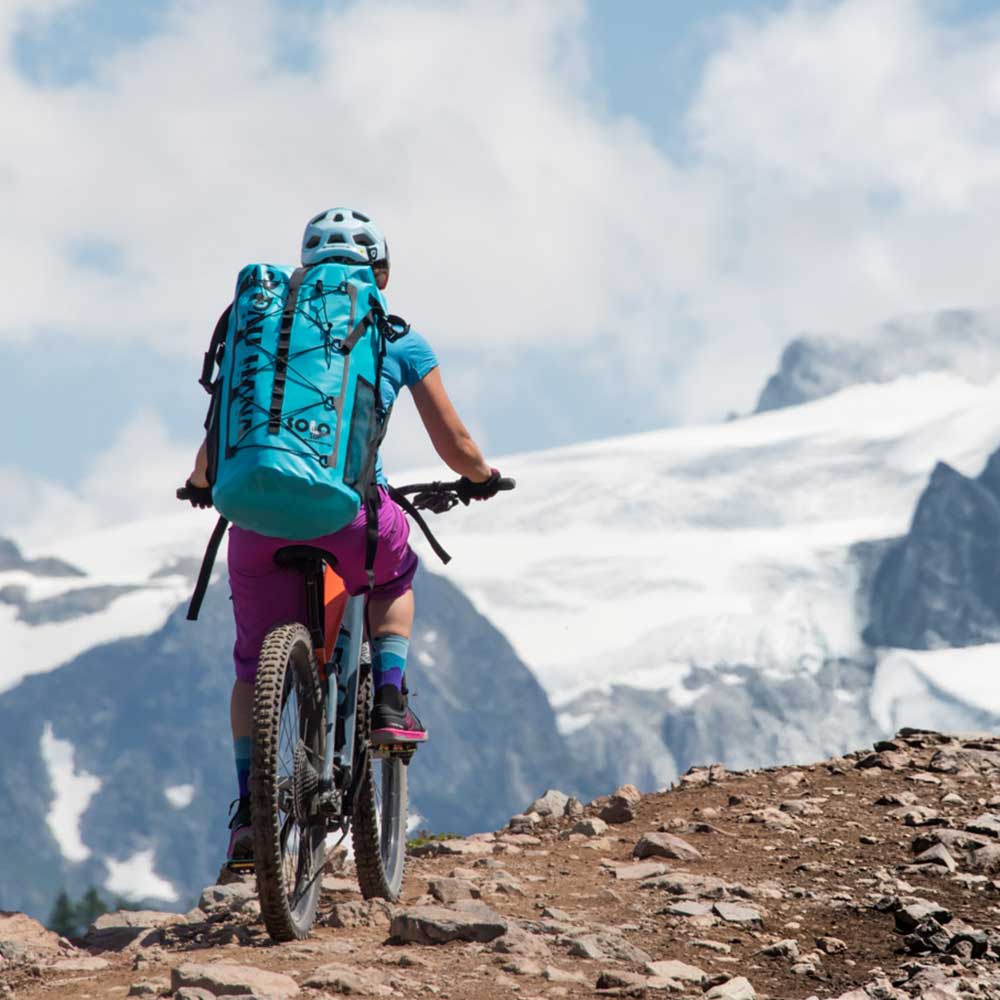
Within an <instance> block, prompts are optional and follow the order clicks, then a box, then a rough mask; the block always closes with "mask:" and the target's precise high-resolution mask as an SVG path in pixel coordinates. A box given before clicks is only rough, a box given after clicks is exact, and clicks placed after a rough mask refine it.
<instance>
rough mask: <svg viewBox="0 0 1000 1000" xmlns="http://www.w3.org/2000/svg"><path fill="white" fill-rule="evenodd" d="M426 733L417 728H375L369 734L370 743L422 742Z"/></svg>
mask: <svg viewBox="0 0 1000 1000" xmlns="http://www.w3.org/2000/svg"><path fill="white" fill-rule="evenodd" d="M426 739H427V733H425V732H421V731H420V730H419V729H376V730H375V731H374V732H373V733H372V735H371V741H372V743H376V744H379V743H423V742H425V741H426Z"/></svg>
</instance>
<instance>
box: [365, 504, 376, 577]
mask: <svg viewBox="0 0 1000 1000" xmlns="http://www.w3.org/2000/svg"><path fill="white" fill-rule="evenodd" d="M378 509H379V495H378V487H377V486H375V485H374V484H372V486H371V487H370V488H369V489H368V491H367V493H366V494H365V576H367V577H368V589H369V590H373V589H374V587H375V556H376V555H377V554H378Z"/></svg>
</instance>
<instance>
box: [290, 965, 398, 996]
mask: <svg viewBox="0 0 1000 1000" xmlns="http://www.w3.org/2000/svg"><path fill="white" fill-rule="evenodd" d="M302 985H303V986H307V987H308V988H309V989H313V990H329V991H330V992H331V993H341V994H343V995H345V996H363V997H389V996H393V995H394V993H395V991H394V990H393V989H392V988H391V987H390V986H388V985H386V984H385V983H384V982H382V977H381V975H380V974H379V972H378V971H377V970H375V969H362V968H357V967H355V966H345V965H321V966H320V967H319V968H318V969H313V971H312V972H310V973H309V975H308V976H307V977H306V978H305V979H304V980H303V981H302Z"/></svg>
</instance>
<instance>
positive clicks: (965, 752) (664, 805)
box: [0, 729, 1000, 1000]
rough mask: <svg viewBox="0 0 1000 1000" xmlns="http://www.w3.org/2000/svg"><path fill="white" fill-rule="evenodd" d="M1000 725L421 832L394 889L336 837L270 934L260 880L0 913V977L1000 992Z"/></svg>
mask: <svg viewBox="0 0 1000 1000" xmlns="http://www.w3.org/2000/svg"><path fill="white" fill-rule="evenodd" d="M998 780H1000V739H998V738H995V737H988V736H970V735H946V734H941V733H937V732H931V731H927V730H916V729H904V730H901V731H900V732H899V733H898V734H897V735H896V736H895V737H894V738H893V739H890V740H882V741H879V742H878V743H876V744H875V745H874V748H873V749H872V750H860V751H857V752H854V753H851V754H848V755H846V756H844V757H836V758H831V759H829V760H825V761H822V762H820V763H816V764H811V765H807V766H799V767H781V768H767V769H763V770H749V771H742V772H733V771H726V770H725V769H724V768H722V767H721V766H720V765H712V766H707V767H694V768H691V769H690V770H689V771H688V772H687V773H686V774H685V775H683V776H682V777H681V778H680V779H679V780H678V782H677V783H676V784H675V785H674V786H673V787H672V788H670V789H669V790H665V791H662V792H658V793H654V794H647V795H641V794H640V793H639V792H638V791H637V790H636V789H635V788H634V787H630V786H626V787H623V788H620V789H618V790H617V791H616V792H614V793H613V794H611V795H608V796H603V797H600V798H598V799H595V800H593V801H592V802H590V803H588V804H585V805H584V804H581V803H580V802H577V801H576V800H575V799H573V798H571V797H570V796H568V795H566V794H564V793H561V792H559V791H558V790H550V791H549V792H547V793H546V794H545V795H543V796H541V797H539V798H538V799H537V800H535V801H534V802H532V803H531V804H530V805H528V806H526V809H525V812H523V813H521V814H519V815H517V816H515V817H513V818H512V819H511V821H510V822H509V824H508V825H507V826H506V827H505V828H504V829H501V830H497V831H494V832H490V833H481V834H475V835H472V836H469V837H466V838H461V839H460V838H453V839H435V840H431V841H424V842H414V843H412V844H411V847H410V852H409V858H408V877H407V883H406V887H405V893H404V898H403V900H402V901H401V902H400V903H398V904H395V905H392V904H389V903H387V902H385V901H384V900H377V899H372V900H363V899H362V898H361V897H360V894H359V893H358V890H357V883H356V879H355V877H354V872H353V868H352V865H351V863H350V862H349V861H348V860H347V858H346V857H345V856H344V855H343V853H340V852H332V853H331V854H330V856H329V858H328V864H327V871H326V874H325V875H324V879H323V895H322V901H321V906H320V914H319V919H318V922H317V926H316V927H315V929H314V931H313V933H312V936H311V938H310V939H309V940H307V941H301V942H291V943H289V944H283V945H273V944H271V945H270V946H268V947H263V946H264V945H267V944H269V942H268V941H267V937H266V932H265V929H264V927H263V925H262V923H261V920H260V910H259V906H258V904H257V900H256V891H255V886H254V884H253V880H252V878H251V879H247V880H237V881H235V882H232V883H230V884H220V885H213V886H209V887H207V888H206V889H205V890H204V891H203V892H202V894H201V896H200V898H199V899H198V902H197V905H196V906H195V907H193V908H192V909H191V910H190V911H189V912H188V913H187V914H185V915H183V916H182V915H179V914H175V913H158V912H151V911H140V912H127V911H119V912H118V913H111V914H107V915H105V916H102V917H100V918H99V919H98V920H97V921H96V923H95V924H94V925H93V927H92V928H91V929H90V931H89V933H88V934H87V935H86V936H85V937H84V938H82V939H79V940H76V941H72V942H70V941H66V940H65V939H57V938H55V937H54V935H52V934H50V933H48V932H46V931H44V929H43V928H41V926H40V925H38V924H37V923H35V922H33V921H30V920H29V919H28V918H25V917H24V916H23V915H22V914H0V955H2V958H0V978H2V980H3V983H2V984H0V993H4V990H6V995H10V994H11V993H13V992H16V995H17V997H19V998H24V1000H34V998H41V997H43V996H44V997H53V996H59V997H63V996H65V997H69V996H79V995H82V994H83V993H86V994H89V995H92V996H97V995H112V994H115V993H118V992H120V993H121V994H122V995H124V994H125V993H128V995H130V996H149V997H158V996H159V997H173V998H174V1000H213V998H215V997H221V996H236V995H241V996H252V997H260V998H271V1000H275V998H281V1000H284V998H292V997H302V998H303V1000H305V998H308V997H328V996H330V995H333V994H349V995H359V996H368V997H423V996H440V997H442V998H447V997H476V998H483V1000H499V998H501V997H509V996H510V995H511V994H512V993H516V994H517V995H520V996H524V997H529V996H530V997H534V996H546V997H549V996H553V997H566V998H582V997H593V996H595V995H596V996H598V997H602V996H604V997H655V996H681V997H687V998H695V997H697V998H701V1000H754V998H757V997H759V998H761V1000H765V998H773V1000H778V998H780V1000H806V998H809V1000H816V998H818V997H823V998H836V1000H872V998H875V997H879V998H882V1000H942V998H949V997H954V998H958V997H983V998H989V997H996V996H998V995H1000V932H998V931H997V930H996V929H995V927H994V925H995V923H996V920H995V915H994V913H993V909H994V906H993V902H992V901H993V899H994V897H995V895H996V894H997V892H1000V880H998V876H1000V798H998V796H997V791H996V787H997V782H998Z"/></svg>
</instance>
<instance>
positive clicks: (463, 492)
mask: <svg viewBox="0 0 1000 1000" xmlns="http://www.w3.org/2000/svg"><path fill="white" fill-rule="evenodd" d="M455 492H456V493H457V494H458V499H459V500H461V501H462V503H464V504H465V505H466V506H468V505H469V501H470V500H489V499H490V498H491V497H495V496H496V495H497V493H499V492H500V470H499V469H492V468H491V469H490V478H489V479H487V480H486V481H485V482H482V483H474V482H473V481H472V480H471V479H468V478H466V477H465V476H462V478H461V479H460V480H459V481H458V489H457V490H456V491H455Z"/></svg>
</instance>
